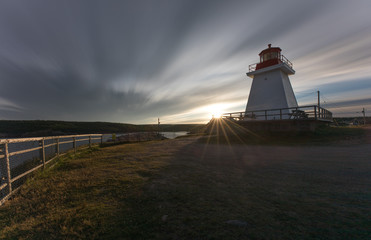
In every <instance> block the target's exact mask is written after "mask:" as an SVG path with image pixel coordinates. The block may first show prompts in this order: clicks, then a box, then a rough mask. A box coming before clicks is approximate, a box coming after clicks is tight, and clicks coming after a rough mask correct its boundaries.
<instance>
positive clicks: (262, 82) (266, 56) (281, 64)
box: [245, 44, 298, 120]
mask: <svg viewBox="0 0 371 240" xmlns="http://www.w3.org/2000/svg"><path fill="white" fill-rule="evenodd" d="M259 56H260V62H259V63H257V64H252V65H250V66H249V72H248V73H247V76H249V77H251V78H253V81H252V85H251V90H250V95H249V99H248V101H247V106H246V112H245V117H246V118H247V119H249V118H250V119H257V120H263V119H264V120H272V119H274V117H273V116H270V117H268V119H267V117H266V116H265V117H263V116H261V115H260V116H259V114H256V113H257V112H259V111H260V112H261V111H266V110H269V111H270V112H272V111H280V114H281V119H282V113H283V116H286V117H284V118H289V115H288V113H290V109H287V108H293V107H297V106H298V103H297V101H296V98H295V94H294V91H293V90H292V86H291V83H290V79H289V75H293V74H295V71H294V69H293V68H292V63H291V62H290V61H289V60H288V59H287V58H285V57H284V56H283V55H282V54H281V48H279V47H271V44H269V45H268V48H267V49H264V50H263V51H261V53H260V54H259ZM273 115H274V114H273Z"/></svg>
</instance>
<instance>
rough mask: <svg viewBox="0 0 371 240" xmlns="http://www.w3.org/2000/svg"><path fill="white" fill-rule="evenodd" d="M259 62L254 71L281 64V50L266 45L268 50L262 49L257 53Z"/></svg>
mask: <svg viewBox="0 0 371 240" xmlns="http://www.w3.org/2000/svg"><path fill="white" fill-rule="evenodd" d="M259 57H260V62H259V63H258V64H256V69H255V70H259V69H261V68H265V67H269V66H272V65H276V64H279V63H281V48H279V47H271V44H268V48H267V49H264V50H263V51H261V52H260V53H259Z"/></svg>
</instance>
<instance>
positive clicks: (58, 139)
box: [57, 138, 59, 156]
mask: <svg viewBox="0 0 371 240" xmlns="http://www.w3.org/2000/svg"><path fill="white" fill-rule="evenodd" d="M57 156H59V138H57Z"/></svg>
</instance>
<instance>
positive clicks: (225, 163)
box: [0, 137, 371, 239]
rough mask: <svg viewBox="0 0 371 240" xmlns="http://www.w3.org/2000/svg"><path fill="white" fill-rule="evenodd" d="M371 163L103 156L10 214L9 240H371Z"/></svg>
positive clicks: (304, 149) (281, 154) (135, 152)
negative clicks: (370, 239)
mask: <svg viewBox="0 0 371 240" xmlns="http://www.w3.org/2000/svg"><path fill="white" fill-rule="evenodd" d="M369 156H371V150H370V148H369V145H367V144H364V145H356V144H353V145H351V146H347V145H342V146H340V147H339V146H327V147H323V146H295V147H292V146H262V145H242V144H237V145H228V144H217V143H216V144H215V143H214V144H206V143H205V141H204V140H201V139H199V138H198V137H189V138H181V139H175V140H166V141H157V142H156V141H155V142H148V143H137V144H125V145H116V146H110V147H105V148H101V149H94V150H91V151H86V152H83V153H81V154H80V155H79V156H76V157H72V156H69V157H66V158H63V159H62V160H61V161H60V162H59V163H58V164H57V166H56V167H54V168H53V169H50V170H47V171H45V172H43V173H40V174H39V175H38V176H36V178H35V179H34V180H31V181H29V182H28V183H27V185H26V186H25V187H22V189H21V191H20V192H19V194H17V195H16V197H15V198H14V199H13V200H11V201H8V202H7V203H6V204H5V205H4V206H2V207H0V238H1V239H369V237H370V236H371V230H370V228H369V226H370V225H371V221H370V215H369V213H370V210H371V208H370V205H371V204H370V202H371V190H370V187H369V186H370V185H371V180H370V179H371V178H370V177H371V175H370V172H371V166H370V163H369Z"/></svg>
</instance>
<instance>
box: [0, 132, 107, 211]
mask: <svg viewBox="0 0 371 240" xmlns="http://www.w3.org/2000/svg"><path fill="white" fill-rule="evenodd" d="M103 136H104V134H86V135H70V136H56V137H36V138H15V139H0V173H1V182H0V205H2V204H3V203H4V202H5V201H6V200H7V199H8V198H9V197H10V196H11V195H12V194H13V193H14V192H15V190H17V189H18V188H19V187H20V186H21V185H22V183H23V182H24V181H22V179H25V177H26V176H27V175H29V174H30V173H32V172H34V171H36V170H37V169H39V168H41V167H42V168H45V166H46V165H47V164H48V163H50V162H51V161H52V160H54V159H56V158H58V157H59V156H61V155H62V154H64V153H65V152H67V151H69V150H71V149H73V151H74V153H76V151H77V149H78V148H80V147H81V146H85V147H87V148H88V147H89V148H91V147H92V144H97V143H103ZM84 142H85V143H84ZM67 144H69V145H70V147H69V146H66V145H67ZM20 145H21V146H20ZM71 145H72V146H71ZM37 151H38V152H37ZM62 152H64V153H62ZM27 154H28V155H29V156H28V158H27V157H24V158H22V159H21V160H20V159H14V158H16V157H17V156H21V155H27Z"/></svg>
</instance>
